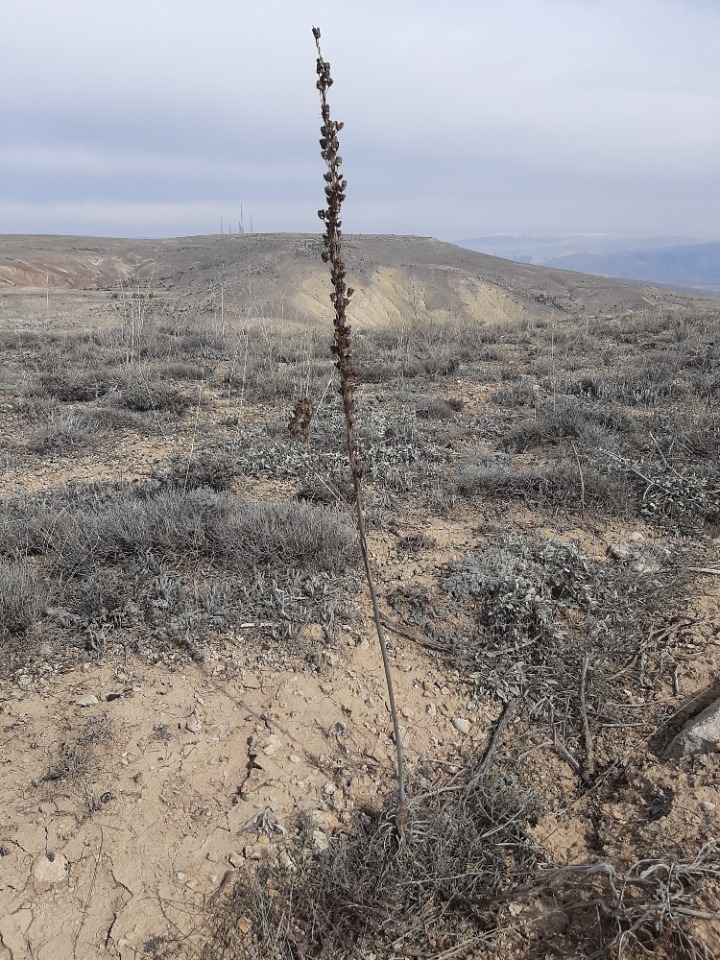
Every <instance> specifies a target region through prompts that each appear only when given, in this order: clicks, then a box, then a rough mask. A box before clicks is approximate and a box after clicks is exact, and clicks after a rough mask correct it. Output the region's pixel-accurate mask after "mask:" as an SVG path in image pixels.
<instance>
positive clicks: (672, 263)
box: [460, 234, 720, 296]
mask: <svg viewBox="0 0 720 960" xmlns="http://www.w3.org/2000/svg"><path fill="white" fill-rule="evenodd" d="M460 244H461V246H465V247H467V248H468V249H470V250H476V251H478V252H482V253H488V254H491V255H493V256H499V257H506V258H507V259H509V260H514V261H515V262H517V263H532V264H537V265H539V266H543V267H552V268H555V269H558V270H573V271H579V272H581V273H589V274H594V275H595V276H602V277H614V278H617V279H620V280H636V281H638V282H641V283H652V284H662V285H664V286H674V287H680V288H684V289H690V290H697V291H698V292H702V293H704V294H707V295H711V296H720V241H713V240H698V239H694V238H691V237H644V238H643V237H614V236H609V235H606V234H587V235H585V234H571V235H566V236H556V237H551V236H511V235H499V236H487V237H476V238H474V239H471V240H463V241H460Z"/></svg>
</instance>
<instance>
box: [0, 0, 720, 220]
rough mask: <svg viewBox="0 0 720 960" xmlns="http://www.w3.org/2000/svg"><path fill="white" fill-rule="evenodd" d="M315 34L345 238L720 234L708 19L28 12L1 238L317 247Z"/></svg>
mask: <svg viewBox="0 0 720 960" xmlns="http://www.w3.org/2000/svg"><path fill="white" fill-rule="evenodd" d="M313 23H316V24H318V25H320V26H321V27H322V30H323V50H324V53H325V55H326V56H327V57H328V59H330V61H331V63H332V65H333V73H334V76H335V80H336V84H335V86H334V87H333V90H332V94H333V96H332V105H333V110H334V112H335V114H336V116H337V118H338V119H343V120H344V121H345V122H346V130H345V131H344V134H343V144H342V147H343V156H344V159H345V169H346V173H347V176H348V179H349V181H350V190H349V192H348V204H347V210H346V214H345V226H346V227H347V229H348V230H357V231H367V232H381V231H382V232H394V233H405V232H413V233H421V234H427V235H435V236H440V237H443V238H457V237H462V236H469V235H473V234H486V233H491V232H535V231H540V232H544V233H552V232H572V231H587V232H597V231H604V232H616V233H624V234H635V235H647V234H654V233H663V234H669V233H675V234H687V235H694V236H708V237H717V236H720V233H719V231H720V227H718V224H720V189H718V187H720V183H719V182H718V181H719V180H720V168H718V164H717V156H718V154H719V153H720V126H719V125H718V123H717V117H718V115H720V65H719V64H718V58H717V49H718V48H719V47H720V10H718V8H717V6H716V4H714V3H710V2H709V0H705V2H703V0H624V2H620V0H596V2H590V0H508V2H506V3H504V4H502V5H496V4H489V3H477V0H447V2H446V3H444V4H443V5H442V7H440V6H439V5H438V4H437V3H436V2H432V3H430V2H429V0H412V2H411V0H397V2H395V3H393V4H388V3H386V2H382V3H381V2H378V0H364V2H363V4H351V3H349V2H346V0H334V2H332V3H331V2H330V0H315V2H312V0H272V2H271V3H268V4H266V5H265V7H264V8H263V10H262V11H261V10H259V9H258V7H257V5H255V4H250V3H247V2H245V3H242V2H240V3H238V2H236V0H235V2H230V0H205V2H204V3H203V4H202V5H198V4H197V3H196V2H192V3H191V2H189V0H123V2H120V0H104V2H103V3H97V0H65V2H63V3H62V4H60V3H59V2H56V0H24V2H23V4H16V5H14V8H13V9H12V10H11V11H8V12H6V15H5V23H4V29H3V33H2V36H1V37H0V56H2V59H3V64H4V67H5V75H6V77H9V78H12V86H11V90H10V93H9V95H8V94H7V93H6V95H5V101H4V105H3V113H2V121H1V126H2V140H1V142H2V147H0V218H1V219H0V223H2V224H3V230H4V231H5V232H72V233H110V234H126V235H127V234H130V235H144V236H152V235H162V234H166V233H200V232H203V233H204V232H212V231H216V230H217V229H218V228H219V220H220V217H221V216H222V217H224V219H225V222H226V223H227V222H229V221H232V222H236V221H237V219H238V217H239V210H240V204H241V203H242V204H243V205H244V208H245V211H246V215H247V211H249V210H252V212H253V218H254V226H255V227H256V228H257V229H261V230H317V229H318V228H319V223H318V221H317V218H316V216H315V211H316V210H317V208H318V206H319V205H321V203H322V199H323V198H322V186H321V181H320V172H321V161H320V158H319V156H318V155H317V138H318V129H317V128H318V125H319V107H318V103H317V92H316V90H315V89H314V50H313V43H312V37H311V34H310V26H311V24H313Z"/></svg>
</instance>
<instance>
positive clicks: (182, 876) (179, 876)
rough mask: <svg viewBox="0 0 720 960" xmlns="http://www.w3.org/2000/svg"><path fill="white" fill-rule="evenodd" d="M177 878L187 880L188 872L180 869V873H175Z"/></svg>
mask: <svg viewBox="0 0 720 960" xmlns="http://www.w3.org/2000/svg"><path fill="white" fill-rule="evenodd" d="M175 879H176V880H186V879H187V874H186V873H183V872H182V870H180V871H179V872H178V873H176V874H175Z"/></svg>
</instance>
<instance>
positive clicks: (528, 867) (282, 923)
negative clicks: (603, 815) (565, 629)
mask: <svg viewBox="0 0 720 960" xmlns="http://www.w3.org/2000/svg"><path fill="white" fill-rule="evenodd" d="M414 788H415V789H414V790H413V794H414V798H413V799H412V800H410V801H409V803H408V809H407V819H406V821H405V822H404V825H403V827H402V829H401V830H399V829H398V825H397V823H396V809H397V808H396V800H395V798H392V799H389V800H388V803H387V805H386V807H385V808H384V809H383V810H381V811H379V812H378V811H376V810H375V811H373V810H361V811H359V812H358V813H357V814H356V816H355V818H354V821H353V823H352V825H351V827H350V829H349V830H348V832H338V833H336V834H335V835H334V836H333V837H331V838H330V842H329V845H328V847H327V849H325V850H322V851H318V849H317V847H316V846H314V845H313V830H312V821H302V820H301V822H300V823H299V825H298V831H297V836H296V838H295V840H294V843H293V845H292V847H291V848H290V849H289V851H288V853H289V859H285V860H284V866H281V865H275V864H273V863H272V862H268V863H267V864H265V865H264V866H263V867H261V868H260V869H259V870H258V871H257V872H256V874H255V875H254V876H248V877H246V878H243V879H241V880H240V881H239V882H238V883H237V884H236V886H235V888H234V890H233V891H232V894H231V896H230V897H229V898H228V899H227V900H226V901H225V902H224V903H222V904H221V905H220V908H219V909H218V910H217V911H216V912H215V914H214V916H213V917H212V918H211V919H210V930H211V932H210V935H209V937H208V942H207V943H206V945H205V947H204V949H203V950H202V953H201V956H202V958H203V960H220V958H221V957H222V958H224V960H240V958H242V960H250V958H253V960H260V958H263V960H270V958H277V960H294V958H297V957H303V958H306V960H320V958H333V960H344V958H348V960H349V958H357V957H363V956H367V955H368V952H369V951H372V952H374V953H375V954H376V955H377V956H380V957H383V958H385V957H389V956H415V955H417V954H416V951H417V950H418V949H425V948H427V945H428V942H432V943H433V944H435V945H436V946H437V947H438V949H439V948H440V947H445V948H452V947H453V946H456V945H457V944H458V942H459V941H460V940H461V939H463V937H464V936H467V934H468V932H470V933H473V932H474V933H478V932H479V931H482V930H483V929H484V928H485V926H486V925H487V924H488V923H489V922H490V915H489V913H488V912H487V905H488V902H489V901H491V900H492V899H493V898H494V897H496V896H498V895H500V894H502V893H503V892H505V891H508V890H510V889H512V887H514V886H516V885H520V884H522V883H523V882H524V881H525V880H527V879H528V878H529V877H530V876H531V875H532V873H533V871H534V869H535V865H536V859H537V851H536V849H535V847H534V845H533V843H532V841H531V840H530V838H529V837H528V834H527V832H526V825H527V820H528V818H529V817H530V816H531V815H532V814H533V811H534V803H535V801H534V798H533V796H532V795H531V794H530V793H528V792H527V791H525V790H522V789H521V788H520V787H519V786H518V784H517V783H516V782H515V781H514V780H513V779H512V778H510V777H509V776H507V775H505V774H488V775H485V776H482V775H478V772H477V770H476V769H474V768H473V767H467V768H465V769H464V770H463V771H461V773H460V774H458V775H457V776H456V777H455V778H454V779H453V781H451V782H450V783H446V784H445V785H444V788H442V789H433V788H429V784H428V783H423V782H418V783H416V784H414ZM428 788H429V789H428ZM243 921H244V923H243ZM238 922H240V926H239V925H238ZM245 925H249V926H250V927H251V930H250V932H249V934H248V935H246V934H243V933H242V930H243V928H245V929H247V927H246V926H245Z"/></svg>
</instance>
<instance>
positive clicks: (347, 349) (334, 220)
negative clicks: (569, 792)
mask: <svg viewBox="0 0 720 960" xmlns="http://www.w3.org/2000/svg"><path fill="white" fill-rule="evenodd" d="M313 36H314V37H315V45H316V46H317V53H318V57H317V73H318V81H317V88H318V90H319V91H320V103H321V106H322V121H323V122H322V127H321V128H320V132H321V134H322V136H321V139H320V147H321V151H322V158H323V160H324V161H325V163H326V165H327V170H326V172H325V174H324V179H325V198H326V200H327V207H326V208H325V209H324V210H319V211H318V216H319V217H320V219H321V220H322V221H323V222H324V224H325V233H324V235H323V241H324V245H325V249H324V250H323V252H322V258H323V260H324V262H325V263H329V264H330V277H331V281H332V293H331V294H330V299H331V300H332V303H333V307H334V314H335V316H334V321H333V325H334V337H333V345H332V352H333V354H334V355H335V366H336V368H337V370H338V373H339V374H340V388H339V389H340V396H341V397H342V402H343V411H344V413H345V439H346V441H347V450H348V460H349V462H350V471H351V473H352V479H353V487H354V491H355V513H356V517H357V526H358V537H359V540H360V551H361V553H362V558H363V564H364V566H365V576H366V578H367V584H368V591H369V594H370V602H371V604H372V612H373V619H374V621H375V630H376V631H377V636H378V640H379V642H380V652H381V654H382V661H383V667H384V669H385V682H386V684H387V691H388V700H389V703H390V716H391V718H392V724H393V732H394V737H395V754H396V760H397V782H398V802H399V809H400V811H401V812H403V811H404V809H405V804H406V797H405V764H404V761H403V750H402V743H401V740H400V725H399V723H398V715H397V708H396V706H395V692H394V689H393V680H392V673H391V672H390V659H389V657H388V652H387V644H386V643H385V634H384V631H383V628H382V623H381V620H380V610H379V608H378V602H377V594H376V591H375V581H374V579H373V574H372V567H371V564H370V552H369V550H368V545H367V537H366V533H365V508H364V506H363V495H362V475H363V470H362V460H361V453H362V451H361V447H360V444H359V443H358V440H357V435H356V432H355V393H356V391H357V384H358V371H357V369H356V368H355V366H354V365H353V359H352V341H351V337H350V324H349V323H348V322H347V307H348V305H349V303H350V298H351V297H352V295H353V292H354V291H353V289H352V287H348V286H347V284H346V282H345V263H344V261H343V258H342V247H341V242H340V239H341V236H342V233H341V230H340V227H341V224H342V221H341V219H340V211H341V207H342V202H343V200H344V199H345V190H346V189H347V180H345V179H344V177H343V175H342V172H341V166H342V157H341V156H340V154H339V148H340V143H339V141H338V133H339V131H340V130H342V128H343V124H342V123H338V121H336V120H331V119H330V105H329V103H328V99H327V93H328V90H329V89H330V87H331V86H332V83H333V81H332V77H331V76H330V64H329V63H328V62H327V60H324V59H323V56H322V53H321V51H320V30H319V29H318V28H317V27H313Z"/></svg>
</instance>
